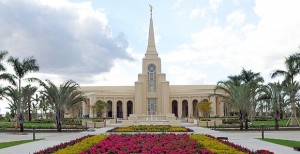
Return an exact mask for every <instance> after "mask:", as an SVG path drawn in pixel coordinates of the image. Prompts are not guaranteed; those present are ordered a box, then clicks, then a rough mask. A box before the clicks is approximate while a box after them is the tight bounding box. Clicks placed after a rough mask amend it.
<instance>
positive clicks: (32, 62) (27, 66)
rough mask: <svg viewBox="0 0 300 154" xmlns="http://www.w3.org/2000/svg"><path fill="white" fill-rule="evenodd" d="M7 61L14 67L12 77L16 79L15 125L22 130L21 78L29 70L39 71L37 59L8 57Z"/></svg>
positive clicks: (29, 79) (28, 79)
mask: <svg viewBox="0 0 300 154" xmlns="http://www.w3.org/2000/svg"><path fill="white" fill-rule="evenodd" d="M7 62H8V63H9V64H10V65H11V66H12V67H13V69H14V75H13V76H14V78H15V79H17V81H18V102H17V125H18V126H20V132H23V131H24V127H23V115H22V114H21V97H22V96H21V87H22V79H23V78H24V77H25V75H26V74H28V73H29V72H36V71H39V66H38V64H37V61H36V59H35V58H33V57H29V58H25V59H23V61H22V62H21V61H20V60H19V58H14V57H9V59H8V60H7ZM34 79H35V78H27V81H32V80H34Z"/></svg>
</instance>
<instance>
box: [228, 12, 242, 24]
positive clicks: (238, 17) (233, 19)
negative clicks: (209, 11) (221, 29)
mask: <svg viewBox="0 0 300 154" xmlns="http://www.w3.org/2000/svg"><path fill="white" fill-rule="evenodd" d="M245 19H246V14H245V13H244V12H243V11H242V10H237V11H233V12H232V13H230V14H229V15H228V16H227V23H228V24H229V25H233V26H240V25H242V24H243V23H244V22H245Z"/></svg>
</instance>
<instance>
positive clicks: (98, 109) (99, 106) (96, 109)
mask: <svg viewBox="0 0 300 154" xmlns="http://www.w3.org/2000/svg"><path fill="white" fill-rule="evenodd" d="M106 108H107V103H105V102H104V101H102V100H98V101H97V102H96V103H95V104H94V105H93V106H92V109H93V113H96V114H97V117H100V118H101V117H102V114H103V113H104V112H105V110H106Z"/></svg>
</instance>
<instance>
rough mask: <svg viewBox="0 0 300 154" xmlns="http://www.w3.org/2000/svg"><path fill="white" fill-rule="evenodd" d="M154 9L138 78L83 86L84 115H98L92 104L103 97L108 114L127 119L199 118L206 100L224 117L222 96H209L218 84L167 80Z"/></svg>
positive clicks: (213, 110)
mask: <svg viewBox="0 0 300 154" xmlns="http://www.w3.org/2000/svg"><path fill="white" fill-rule="evenodd" d="M150 12H151V16H150V25H149V36H148V46H147V50H146V53H145V57H144V58H143V61H142V73H140V74H138V80H137V81H136V82H135V83H134V86H83V87H81V91H83V92H84V94H85V95H86V96H87V98H88V99H87V101H86V102H83V103H82V116H84V117H95V116H96V115H95V113H93V110H92V109H91V106H92V105H94V104H95V103H96V101H97V100H102V101H104V102H106V103H107V104H108V108H107V111H106V113H105V115H104V116H106V117H113V118H122V119H127V118H128V116H129V115H130V114H135V115H168V114H173V115H174V116H176V117H177V118H185V117H197V116H198V115H199V114H201V113H199V111H198V107H197V105H198V103H199V102H201V101H202V100H205V99H206V100H209V101H210V102H212V104H211V108H212V113H211V116H224V103H223V102H222V101H221V100H220V99H219V98H216V97H210V98H209V95H210V94H212V93H213V92H214V88H215V85H170V83H169V81H167V80H166V74H164V73H163V72H161V70H162V66H161V59H160V58H159V56H158V52H157V50H156V46H155V38H154V31H153V21H152V9H151V11H150Z"/></svg>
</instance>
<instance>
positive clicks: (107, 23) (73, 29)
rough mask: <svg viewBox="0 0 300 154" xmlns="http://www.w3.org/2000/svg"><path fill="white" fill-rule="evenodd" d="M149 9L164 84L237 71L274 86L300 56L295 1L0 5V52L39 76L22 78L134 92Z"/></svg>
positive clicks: (37, 0) (11, 1) (59, 0)
mask: <svg viewBox="0 0 300 154" xmlns="http://www.w3.org/2000/svg"><path fill="white" fill-rule="evenodd" d="M149 4H151V5H152V6H153V24H154V32H155V41H156V48H157V51H158V54H159V57H160V58H161V61H162V72H163V73H166V76H167V80H168V81H169V82H170V84H171V85H194V84H195V85H212V84H216V83H217V82H218V81H220V80H226V79H227V76H229V75H235V74H239V73H240V72H241V70H242V68H245V69H246V70H252V71H253V72H260V73H261V75H262V76H263V77H264V79H265V81H266V82H273V81H277V80H278V79H280V78H276V79H271V78H270V74H271V73H272V71H274V70H276V69H285V68H284V59H285V57H287V56H288V55H290V54H292V53H295V52H299V51H300V49H299V46H300V28H299V27H300V18H299V14H300V9H299V7H300V1H299V0H263V1H262V0H227V1H224V0H164V1H159V0H126V1H117V0H109V1H108V0H25V1H24V0H0V23H1V24H0V50H7V51H8V52H9V56H13V57H19V58H20V59H23V58H26V57H30V56H33V57H34V58H36V59H37V61H38V64H39V66H40V71H39V72H38V73H30V74H29V75H28V76H26V77H31V76H34V77H38V78H40V79H50V80H52V81H54V82H55V83H57V84H59V83H62V82H64V81H66V80H69V79H72V80H75V81H76V82H78V83H79V84H80V85H82V86H92V85H97V86H110V85H111V86H117V85H128V86H133V85H134V82H135V81H137V78H138V76H137V75H138V74H139V73H141V72H142V67H141V66H142V58H143V57H144V55H145V52H146V49H147V38H148V30H149V20H150V11H149V10H150V9H149ZM9 56H8V57H9ZM5 65H6V64H5ZM6 66H7V69H8V71H9V72H11V71H12V68H11V67H10V66H8V65H6ZM0 82H1V85H5V83H4V81H0ZM0 103H1V104H0V107H1V111H0V113H2V114H3V113H5V111H6V109H5V108H6V106H7V104H6V103H5V101H0Z"/></svg>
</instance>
